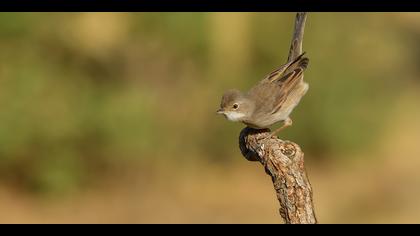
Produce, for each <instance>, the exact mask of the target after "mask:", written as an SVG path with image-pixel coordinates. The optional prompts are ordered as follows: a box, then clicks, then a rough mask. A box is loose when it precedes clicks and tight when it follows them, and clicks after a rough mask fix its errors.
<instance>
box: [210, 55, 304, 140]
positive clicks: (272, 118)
mask: <svg viewBox="0 0 420 236" xmlns="http://www.w3.org/2000/svg"><path fill="white" fill-rule="evenodd" d="M304 54H305V53H302V54H301V55H300V56H298V57H297V58H296V59H295V60H293V61H291V62H289V63H286V64H284V65H282V66H281V67H280V68H278V69H277V70H275V71H273V72H271V73H270V74H269V75H268V76H267V77H265V78H264V79H263V80H261V81H260V82H259V83H258V84H256V85H255V86H254V87H252V88H251V89H250V90H249V91H248V92H246V93H242V92H240V91H238V90H236V89H231V90H228V91H226V92H225V93H224V95H223V97H222V102H221V104H220V109H219V110H217V113H218V114H223V115H224V116H225V117H226V118H227V119H228V120H230V121H240V122H243V123H244V124H246V125H247V126H249V127H251V128H254V129H264V128H268V127H269V126H271V125H273V124H275V123H277V122H280V121H284V124H283V126H282V127H280V128H278V129H277V130H275V131H274V132H272V133H271V135H270V137H271V136H274V135H275V134H276V133H278V132H279V131H281V130H282V129H284V128H286V127H288V126H290V125H292V120H291V119H290V117H289V115H290V113H291V112H292V111H293V109H294V108H295V107H296V106H297V105H298V103H299V101H300V100H301V98H302V97H303V96H304V95H305V93H306V92H307V91H308V88H309V86H308V84H307V83H305V82H304V81H303V71H304V70H305V69H306V68H307V66H308V63H309V59H308V58H306V57H304Z"/></svg>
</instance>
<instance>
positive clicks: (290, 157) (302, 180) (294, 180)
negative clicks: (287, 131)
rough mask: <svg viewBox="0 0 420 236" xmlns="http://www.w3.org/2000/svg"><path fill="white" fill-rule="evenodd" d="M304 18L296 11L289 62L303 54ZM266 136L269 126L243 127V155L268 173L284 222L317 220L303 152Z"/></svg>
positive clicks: (313, 222)
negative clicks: (265, 127)
mask: <svg viewBox="0 0 420 236" xmlns="http://www.w3.org/2000/svg"><path fill="white" fill-rule="evenodd" d="M305 21H306V13H297V15H296V21H295V29H294V33H293V37H292V42H291V46H290V51H289V57H288V61H291V60H293V59H294V58H295V57H297V56H298V55H300V54H301V53H302V40H303V32H304V27H305ZM268 135H270V130H269V129H263V130H256V129H252V128H249V127H246V128H244V129H243V130H242V131H241V133H240V137H239V147H240V149H241V152H242V155H243V156H244V157H245V158H246V159H247V160H249V161H259V162H260V163H261V164H262V165H263V166H264V168H265V171H266V173H267V174H268V175H270V176H271V179H272V181H273V185H274V189H275V190H276V194H277V199H278V200H279V202H280V215H281V217H282V218H283V220H284V221H285V223H287V224H315V223H317V220H316V217H315V212H314V206H313V201H312V187H311V184H310V183H309V179H308V177H307V174H306V170H305V167H304V153H303V152H302V150H301V148H300V147H299V145H298V144H296V143H293V142H290V141H283V140H280V139H278V138H275V137H272V138H269V139H265V138H266V137H267V136H268Z"/></svg>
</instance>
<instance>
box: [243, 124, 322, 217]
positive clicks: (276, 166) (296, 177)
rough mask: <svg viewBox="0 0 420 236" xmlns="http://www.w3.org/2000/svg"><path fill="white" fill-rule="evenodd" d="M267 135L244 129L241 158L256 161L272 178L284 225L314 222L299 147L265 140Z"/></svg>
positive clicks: (312, 208) (277, 140)
mask: <svg viewBox="0 0 420 236" xmlns="http://www.w3.org/2000/svg"><path fill="white" fill-rule="evenodd" d="M269 134H270V130H268V129H265V130H256V129H252V128H249V127H246V128H245V129H243V130H242V131H241V134H240V137H239V146H240V149H241V152H242V155H243V156H244V157H245V158H246V159H247V160H249V161H259V162H260V163H261V164H262V165H263V166H264V167H265V171H266V173H267V174H268V175H270V176H271V180H272V181H273V185H274V189H275V190H276V194H277V199H278V200H279V202H280V215H281V217H282V218H283V220H284V221H285V223H287V224H314V223H316V222H317V220H316V217H315V212H314V207H313V203H312V188H311V184H310V183H309V179H308V177H307V175H306V171H305V167H304V158H303V157H304V153H303V152H302V150H301V148H300V147H299V145H297V144H296V143H293V142H290V141H283V140H280V139H278V138H274V137H273V138H270V139H266V140H264V138H266V137H267V135H269Z"/></svg>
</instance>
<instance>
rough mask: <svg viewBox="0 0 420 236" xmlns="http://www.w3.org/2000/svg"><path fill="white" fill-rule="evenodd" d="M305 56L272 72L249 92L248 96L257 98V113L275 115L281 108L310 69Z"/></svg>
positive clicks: (300, 56)
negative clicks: (305, 72)
mask: <svg viewBox="0 0 420 236" xmlns="http://www.w3.org/2000/svg"><path fill="white" fill-rule="evenodd" d="M304 54H305V53H302V54H301V55H299V56H298V57H297V58H296V59H294V60H293V61H291V62H289V63H286V64H285V65H282V66H281V67H279V68H278V69H277V70H275V71H273V72H271V73H270V74H269V75H268V76H266V77H265V78H264V79H263V80H261V81H260V82H259V83H258V84H257V85H256V86H254V87H253V88H252V89H251V90H250V91H249V92H248V96H252V97H254V98H257V100H256V111H255V112H256V113H259V112H261V113H265V114H270V113H271V114H274V113H276V112H277V111H278V110H279V109H280V108H281V105H282V104H283V102H284V100H285V99H286V98H287V96H288V95H289V94H290V92H292V91H293V89H294V87H295V86H296V85H297V84H299V83H300V82H301V81H302V78H303V72H304V70H305V69H306V68H307V67H308V64H309V59H308V58H306V57H304ZM262 103H264V106H263V105H261V104H262Z"/></svg>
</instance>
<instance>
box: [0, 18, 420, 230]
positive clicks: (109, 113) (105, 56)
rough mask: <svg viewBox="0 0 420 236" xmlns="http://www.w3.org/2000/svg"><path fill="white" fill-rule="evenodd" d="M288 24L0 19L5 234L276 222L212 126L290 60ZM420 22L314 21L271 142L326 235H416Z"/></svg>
mask: <svg viewBox="0 0 420 236" xmlns="http://www.w3.org/2000/svg"><path fill="white" fill-rule="evenodd" d="M294 18H295V14H294V13H1V14H0V61H1V63H0V209H2V211H1V212H0V222H2V223H62V222H71V223H280V222H282V221H281V220H280V217H279V215H278V207H279V206H278V202H277V199H276V197H275V193H274V190H273V187H272V184H271V180H270V178H269V177H268V176H266V174H265V173H264V171H263V168H262V167H261V166H260V165H259V164H257V163H251V162H247V161H246V160H245V159H244V158H243V157H242V156H241V154H240V151H239V147H238V136H239V132H240V130H241V129H242V127H243V125H242V124H239V123H232V122H228V121H227V120H225V119H224V118H223V117H221V116H217V115H216V114H215V111H216V109H217V108H218V107H219V103H220V98H221V95H222V94H223V92H224V91H225V90H227V89H229V88H238V89H240V90H247V89H248V88H250V87H251V86H252V85H253V84H255V83H256V82H257V81H258V80H260V79H262V78H263V77H264V76H265V75H266V74H268V73H269V72H271V71H272V70H274V69H275V68H276V67H277V66H279V65H281V64H283V63H284V62H285V61H286V59H287V53H288V49H289V45H290V39H291V34H292V29H293V25H294ZM419 42H420V14H417V13H309V16H308V19H307V24H306V30H305V37H304V44H303V45H304V46H303V47H304V51H306V52H307V55H308V57H309V58H310V65H309V68H308V70H307V72H306V73H305V80H306V81H307V82H308V83H309V85H310V89H309V92H308V93H307V94H306V96H305V97H304V98H303V100H302V101H301V103H300V105H299V106H298V107H297V108H296V109H295V111H294V112H293V113H292V119H293V121H294V123H293V126H292V127H291V128H288V129H286V130H285V131H284V132H282V133H281V134H280V137H281V138H282V139H288V140H292V141H294V142H297V143H299V144H300V145H301V147H302V148H303V150H304V151H305V157H306V165H307V170H308V175H309V178H310V181H311V183H312V187H313V189H314V203H315V208H316V209H315V210H316V214H317V217H318V221H319V222H320V223H420V204H419V203H418V199H419V197H420V172H419V171H418V169H419V168H420V146H419V140H420V110H419V105H420V103H419V99H420V80H419V78H420V70H419V63H420V46H419Z"/></svg>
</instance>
